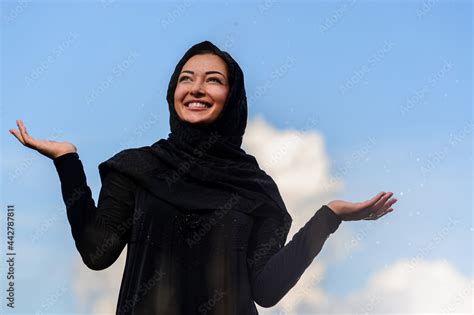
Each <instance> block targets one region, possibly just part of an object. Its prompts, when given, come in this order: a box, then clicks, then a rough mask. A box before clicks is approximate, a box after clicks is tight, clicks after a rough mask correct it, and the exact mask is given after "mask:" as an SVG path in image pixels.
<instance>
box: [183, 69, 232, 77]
mask: <svg viewBox="0 0 474 315" xmlns="http://www.w3.org/2000/svg"><path fill="white" fill-rule="evenodd" d="M184 72H187V73H191V74H194V71H191V70H183V71H181V73H184ZM212 73H218V74H220V75H221V76H223V77H224V78H225V75H223V74H222V73H221V72H219V71H207V72H206V74H212Z"/></svg>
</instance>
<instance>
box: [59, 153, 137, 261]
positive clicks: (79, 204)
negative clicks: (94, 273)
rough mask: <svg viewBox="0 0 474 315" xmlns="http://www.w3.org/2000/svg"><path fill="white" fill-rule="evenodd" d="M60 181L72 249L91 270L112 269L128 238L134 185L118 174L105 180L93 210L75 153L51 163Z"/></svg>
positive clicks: (91, 200)
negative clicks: (71, 237) (74, 246)
mask: <svg viewBox="0 0 474 315" xmlns="http://www.w3.org/2000/svg"><path fill="white" fill-rule="evenodd" d="M53 162H54V165H55V167H56V170H57V172H58V175H59V179H60V181H61V191H62V196H63V200H64V202H65V204H66V210H67V218H68V221H69V224H70V225H71V232H72V236H73V238H74V241H75V244H76V248H77V249H78V251H79V253H80V255H81V257H82V260H83V261H84V263H85V264H86V265H87V266H88V267H89V268H91V269H93V270H102V269H105V268H107V267H109V266H110V265H112V264H113V263H114V262H115V260H116V259H117V258H118V257H119V256H120V253H121V252H122V250H123V248H124V247H125V245H126V243H127V240H128V238H129V230H130V227H131V224H132V216H133V208H134V203H135V199H134V198H135V196H134V194H135V183H134V182H133V181H132V180H131V179H129V178H127V177H126V176H124V175H122V174H120V173H118V172H110V174H109V175H108V176H107V177H106V178H105V180H104V182H103V184H102V187H101V190H100V195H99V201H98V206H97V207H96V206H95V203H94V200H93V199H92V193H91V190H90V188H89V186H87V181H86V176H85V173H84V168H83V165H82V162H81V160H80V159H79V155H78V154H77V153H75V152H74V153H67V154H64V155H61V156H59V157H57V158H55V159H54V160H53Z"/></svg>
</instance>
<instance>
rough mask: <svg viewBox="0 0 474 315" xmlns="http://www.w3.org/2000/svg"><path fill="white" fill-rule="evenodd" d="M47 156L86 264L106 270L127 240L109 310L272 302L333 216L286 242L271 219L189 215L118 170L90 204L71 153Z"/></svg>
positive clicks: (247, 306)
mask: <svg viewBox="0 0 474 315" xmlns="http://www.w3.org/2000/svg"><path fill="white" fill-rule="evenodd" d="M54 164H55V166H56V169H57V171H58V174H59V178H60V180H61V187H62V194H63V198H64V201H65V203H66V205H67V216H68V220H69V223H70V225H71V230H72V235H73V237H74V240H75V243H76V247H77V249H78V251H79V253H80V255H81V257H82V259H83V261H84V263H85V264H86V265H87V266H88V267H89V268H91V269H94V270H101V269H105V268H107V267H108V266H110V265H111V264H112V263H114V261H116V259H117V258H118V256H119V255H120V253H121V252H122V250H123V248H124V247H125V245H127V259H126V265H125V270H124V274H123V278H122V283H121V287H120V294H119V300H118V303H117V314H180V315H181V314H182V315H188V314H225V315H227V314H228V315H233V314H235V315H244V314H257V310H256V307H255V304H254V302H256V303H258V304H259V305H260V306H263V307H271V306H273V305H275V304H276V303H277V302H278V301H279V300H280V299H281V298H282V297H283V296H284V295H285V294H286V293H287V292H288V291H289V290H290V289H291V288H292V287H293V286H294V285H295V284H296V282H297V281H298V279H299V278H300V276H301V275H302V274H303V272H304V270H305V269H306V268H307V267H308V266H309V265H310V264H311V262H312V261H313V259H314V257H315V256H316V255H317V254H318V253H319V252H320V250H321V249H322V247H323V245H324V242H325V241H326V239H327V238H328V237H329V235H330V234H331V233H333V232H334V231H335V230H336V229H337V228H338V227H339V224H340V223H341V219H340V218H339V216H337V215H336V214H335V213H334V212H333V211H332V210H331V209H330V208H329V207H327V206H326V205H324V206H322V207H321V208H320V209H319V210H318V211H317V212H316V213H315V214H314V216H313V217H312V218H311V219H310V220H309V221H308V222H307V223H306V224H305V225H304V227H302V228H301V229H300V230H299V231H298V232H297V233H296V234H295V235H294V236H293V238H292V240H291V241H289V242H288V244H286V245H284V244H281V243H279V241H278V240H279V239H280V236H279V235H278V234H279V233H282V231H283V232H284V231H286V229H282V227H281V226H280V225H279V223H278V222H277V221H276V220H275V219H273V218H262V219H258V218H254V217H252V216H250V215H247V214H244V213H242V212H239V211H235V210H228V211H226V209H225V208H222V209H210V210H209V211H208V212H198V213H195V214H194V215H193V213H191V212H187V211H183V210H181V209H177V208H176V207H173V206H172V205H170V204H168V203H167V202H165V201H163V200H160V199H158V198H156V197H155V196H154V195H153V194H150V193H148V192H147V191H146V190H144V189H142V188H141V187H140V186H138V185H136V183H134V182H133V181H132V180H130V179H129V178H127V177H126V176H123V175H121V174H120V173H118V172H111V173H110V174H109V176H107V178H106V180H105V181H104V182H103V184H102V188H101V191H100V195H99V200H98V204H97V207H96V206H95V204H94V200H93V199H92V195H91V191H90V189H89V187H88V186H87V183H86V177H85V174H84V170H83V166H82V163H81V161H80V160H79V156H78V154H77V153H68V154H65V155H63V156H60V157H58V158H56V159H55V160H54ZM197 219H200V221H201V222H199V223H196V222H197Z"/></svg>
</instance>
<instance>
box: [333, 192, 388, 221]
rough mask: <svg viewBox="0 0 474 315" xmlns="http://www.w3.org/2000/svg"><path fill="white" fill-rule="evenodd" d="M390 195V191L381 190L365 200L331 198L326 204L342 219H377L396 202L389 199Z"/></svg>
mask: <svg viewBox="0 0 474 315" xmlns="http://www.w3.org/2000/svg"><path fill="white" fill-rule="evenodd" d="M392 195H393V193H392V192H383V191H382V192H380V193H378V194H377V195H376V196H375V197H373V198H372V199H369V200H366V201H362V202H349V201H344V200H333V201H331V202H330V203H328V205H327V206H328V207H329V208H331V209H332V210H333V212H334V213H336V214H337V215H339V216H340V217H341V219H342V220H343V221H356V220H377V219H378V218H380V217H382V216H384V215H385V214H387V213H389V212H392V211H393V208H392V205H393V204H394V203H395V202H397V199H395V198H391V199H389V198H390V197H392Z"/></svg>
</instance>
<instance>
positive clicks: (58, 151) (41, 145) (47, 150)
mask: <svg viewBox="0 0 474 315" xmlns="http://www.w3.org/2000/svg"><path fill="white" fill-rule="evenodd" d="M16 124H17V126H18V129H19V130H16V129H9V131H10V133H11V134H12V135H14V136H15V138H17V139H18V141H20V142H21V144H23V145H24V146H26V147H28V148H30V149H33V150H36V151H38V152H39V153H41V154H43V155H44V156H47V157H49V158H50V159H54V158H57V157H58V156H61V155H63V154H66V153H69V152H77V148H76V146H75V145H74V144H72V143H70V142H58V141H51V140H37V139H33V138H32V137H31V136H30V135H29V134H28V132H27V131H26V128H25V126H24V125H23V122H22V121H21V120H20V119H17V121H16Z"/></svg>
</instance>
